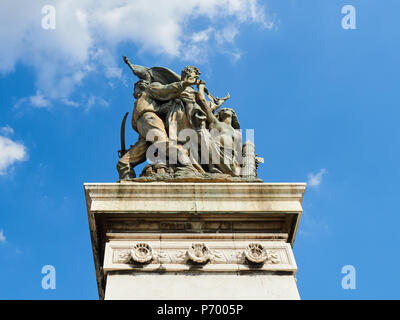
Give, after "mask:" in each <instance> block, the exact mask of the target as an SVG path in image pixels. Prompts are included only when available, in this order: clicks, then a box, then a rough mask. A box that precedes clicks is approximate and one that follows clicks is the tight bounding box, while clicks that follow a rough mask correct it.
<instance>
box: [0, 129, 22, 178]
mask: <svg viewBox="0 0 400 320" xmlns="http://www.w3.org/2000/svg"><path fill="white" fill-rule="evenodd" d="M10 129H11V130H12V131H11V130H10ZM4 130H6V131H8V132H14V130H13V129H12V128H10V127H8V126H7V127H4V128H2V131H4ZM26 158H27V152H26V148H25V146H24V145H23V144H21V143H19V142H15V141H13V140H11V139H10V138H8V137H4V136H0V175H5V174H6V170H7V169H8V168H9V167H10V166H12V165H13V164H14V163H15V162H18V161H24V160H26Z"/></svg>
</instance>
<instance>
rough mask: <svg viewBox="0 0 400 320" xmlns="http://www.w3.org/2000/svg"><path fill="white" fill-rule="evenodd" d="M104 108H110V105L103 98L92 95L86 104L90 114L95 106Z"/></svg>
mask: <svg viewBox="0 0 400 320" xmlns="http://www.w3.org/2000/svg"><path fill="white" fill-rule="evenodd" d="M96 105H97V106H102V107H108V106H109V105H110V104H109V103H108V102H107V101H106V100H104V99H103V98H102V97H97V96H93V95H91V96H90V97H89V99H88V101H87V103H86V106H85V111H86V112H89V111H90V109H92V108H93V107H94V106H96Z"/></svg>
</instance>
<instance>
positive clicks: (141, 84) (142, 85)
mask: <svg viewBox="0 0 400 320" xmlns="http://www.w3.org/2000/svg"><path fill="white" fill-rule="evenodd" d="M148 84H149V82H148V81H146V80H139V81H138V82H136V83H135V87H134V90H133V96H134V97H135V98H136V99H138V98H139V97H140V96H141V95H142V93H143V91H145V90H146V87H147V85H148Z"/></svg>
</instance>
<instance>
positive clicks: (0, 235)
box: [0, 230, 7, 243]
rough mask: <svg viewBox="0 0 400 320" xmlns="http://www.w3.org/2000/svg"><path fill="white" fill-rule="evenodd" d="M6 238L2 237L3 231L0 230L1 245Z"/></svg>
mask: <svg viewBox="0 0 400 320" xmlns="http://www.w3.org/2000/svg"><path fill="white" fill-rule="evenodd" d="M6 241H7V240H6V236H5V235H4V231H3V230H0V242H1V243H6Z"/></svg>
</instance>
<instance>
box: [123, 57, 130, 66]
mask: <svg viewBox="0 0 400 320" xmlns="http://www.w3.org/2000/svg"><path fill="white" fill-rule="evenodd" d="M122 59H124V62H125V63H126V64H128V65H129V60H128V58H127V57H125V56H123V57H122Z"/></svg>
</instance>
